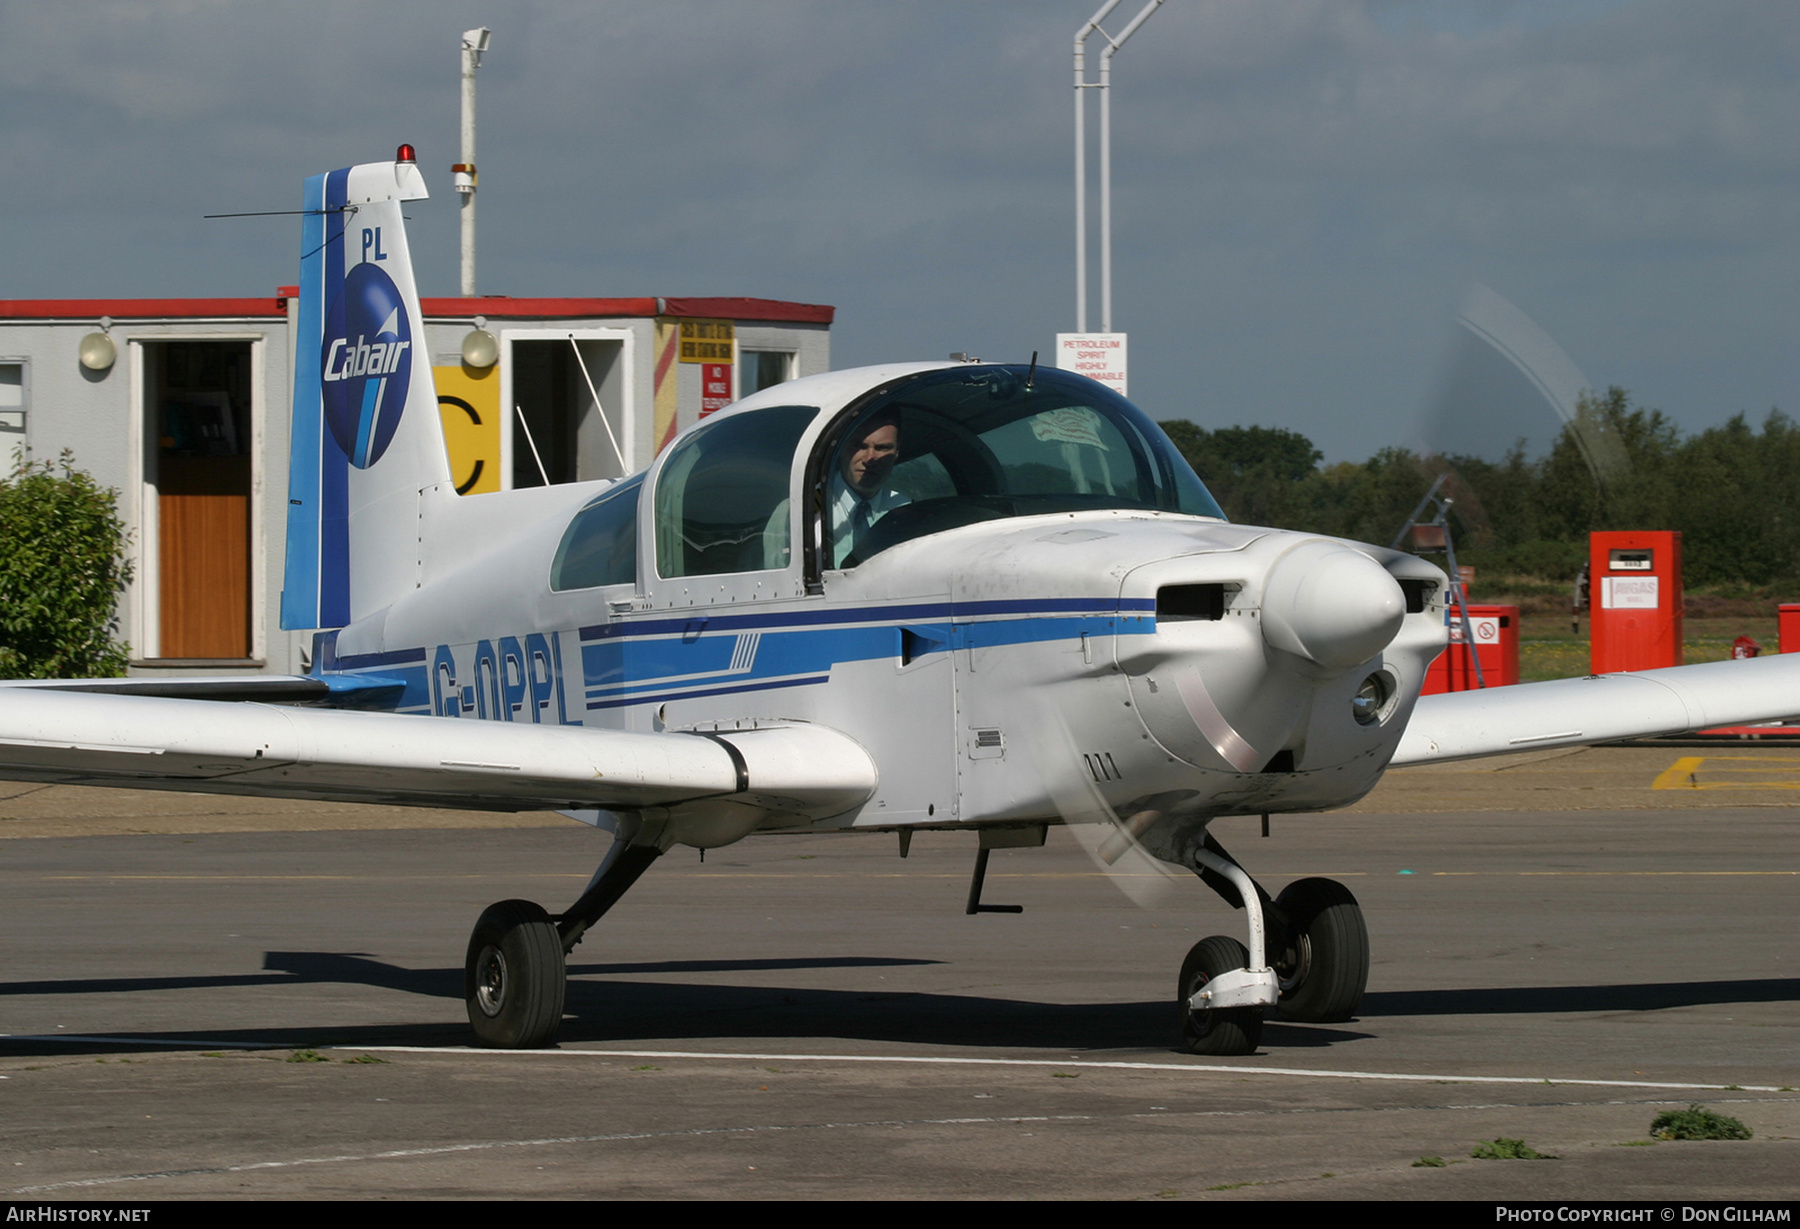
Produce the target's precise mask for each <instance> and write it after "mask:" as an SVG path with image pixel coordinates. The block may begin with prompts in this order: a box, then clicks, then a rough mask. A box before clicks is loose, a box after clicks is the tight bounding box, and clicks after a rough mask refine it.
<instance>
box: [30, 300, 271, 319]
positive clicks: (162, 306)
mask: <svg viewBox="0 0 1800 1229" xmlns="http://www.w3.org/2000/svg"><path fill="white" fill-rule="evenodd" d="M286 315H287V302H286V301H285V300H283V299H272V298H259V299H0V320H58V319H64V318H68V317H74V318H76V319H82V318H86V319H91V320H98V319H99V318H100V317H102V316H111V317H112V318H113V319H114V320H144V319H160V318H165V317H174V318H176V319H182V320H192V319H199V318H216V317H225V318H229V319H242V318H244V317H246V316H251V317H257V318H262V317H271V316H273V317H284V316H286Z"/></svg>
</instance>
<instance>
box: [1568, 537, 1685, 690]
mask: <svg viewBox="0 0 1800 1229" xmlns="http://www.w3.org/2000/svg"><path fill="white" fill-rule="evenodd" d="M1588 584H1589V594H1590V606H1589V611H1588V623H1589V626H1590V628H1591V631H1592V636H1593V639H1592V641H1591V642H1590V645H1591V647H1590V655H1591V656H1590V660H1591V661H1592V668H1593V671H1594V673H1595V674H1611V673H1613V672H1615V671H1620V670H1654V669H1656V668H1657V667H1659V666H1679V665H1681V663H1682V639H1681V612H1682V606H1681V601H1682V594H1681V535H1680V534H1679V533H1676V532H1674V531H1672V530H1657V531H1635V530H1634V531H1627V532H1612V533H1594V534H1589V535H1588Z"/></svg>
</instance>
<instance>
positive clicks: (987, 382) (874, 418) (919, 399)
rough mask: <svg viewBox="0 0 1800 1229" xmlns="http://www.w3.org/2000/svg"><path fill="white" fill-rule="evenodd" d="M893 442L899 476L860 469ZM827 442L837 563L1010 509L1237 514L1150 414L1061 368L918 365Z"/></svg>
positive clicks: (859, 408)
mask: <svg viewBox="0 0 1800 1229" xmlns="http://www.w3.org/2000/svg"><path fill="white" fill-rule="evenodd" d="M889 439H891V441H892V443H893V446H894V451H893V453H892V454H891V461H890V462H889V464H888V467H887V470H886V472H885V473H881V474H873V473H870V472H869V471H867V470H865V471H864V472H863V473H862V474H860V475H859V474H857V473H855V472H853V471H854V470H855V469H856V468H857V466H858V464H859V462H858V460H857V458H858V455H859V452H867V451H869V450H868V449H867V448H866V447H864V446H865V445H866V444H868V443H869V442H870V441H871V440H874V441H877V442H878V443H879V442H885V441H887V440H889ZM821 446H822V449H821V450H822V451H823V452H825V453H827V454H828V455H829V458H830V460H829V464H828V465H826V466H825V467H824V469H825V473H824V475H823V477H824V482H825V486H826V499H825V504H824V512H825V516H826V520H827V524H826V533H825V541H826V542H828V543H830V544H831V548H830V552H829V553H830V554H831V556H832V557H831V558H829V559H826V560H824V561H822V563H823V566H825V567H827V568H829V567H854V566H855V565H856V564H857V563H860V562H863V561H865V560H868V559H870V558H873V557H874V556H875V555H877V554H880V553H881V552H882V551H884V550H887V549H889V548H891V547H894V546H897V545H899V544H900V543H902V542H906V541H910V540H911V539H913V538H919V537H924V536H925V535H927V534H933V533H941V532H943V531H944V530H946V529H955V528H957V527H959V526H962V525H971V524H974V523H976V522H978V521H994V520H1004V519H1006V518H1009V517H1018V516H1037V515H1041V514H1044V513H1052V512H1088V511H1096V510H1102V509H1130V510H1146V511H1148V510H1154V511H1163V512H1185V513H1189V514H1191V515H1194V516H1209V517H1217V518H1219V519H1221V520H1222V519H1224V513H1223V512H1221V511H1220V510H1219V505H1218V504H1217V503H1215V502H1214V501H1213V497H1212V496H1211V495H1210V494H1209V493H1208V492H1207V490H1206V488H1205V486H1203V485H1202V484H1201V482H1200V479H1199V478H1197V477H1196V476H1195V475H1194V471H1193V469H1192V468H1190V467H1189V465H1188V463H1187V461H1186V460H1185V459H1184V458H1183V457H1182V456H1181V454H1180V453H1178V452H1177V451H1176V450H1175V448H1174V446H1173V445H1171V444H1170V443H1169V441H1168V437H1167V436H1165V435H1164V434H1163V433H1162V431H1161V430H1160V429H1159V428H1158V427H1157V426H1156V424H1155V423H1153V422H1151V421H1150V419H1149V418H1148V417H1146V416H1145V414H1144V413H1143V411H1141V410H1139V409H1138V408H1137V407H1136V406H1134V405H1132V404H1131V403H1130V402H1129V401H1127V400H1125V399H1124V398H1123V397H1120V396H1117V395H1116V394H1114V393H1111V392H1109V391H1108V390H1107V389H1105V388H1104V387H1102V386H1101V385H1099V384H1096V383H1094V382H1093V381H1092V380H1088V379H1084V378H1082V377H1080V376H1072V375H1069V374H1068V373H1066V372H1062V371H1057V370H1055V369H1051V368H1037V369H1035V370H1032V369H1028V368H1025V367H990V366H970V367H951V368H945V369H942V370H938V371H929V372H926V373H924V374H922V375H918V376H914V377H912V378H911V379H908V380H904V381H902V382H900V383H898V384H896V385H894V386H893V387H891V388H886V389H879V390H877V391H876V392H875V393H874V394H872V395H871V396H870V397H869V398H867V399H865V401H864V402H863V403H862V404H860V405H855V406H852V407H850V409H849V410H847V411H846V412H845V413H844V415H843V416H841V417H840V420H839V422H838V423H837V424H836V425H835V426H834V429H833V430H831V431H827V432H826V434H825V436H824V438H823V439H822V440H821ZM859 477H860V478H861V479H862V481H861V482H860V483H859V481H858V479H859ZM871 478H874V479H877V481H875V482H871V481H870V479H871ZM859 487H861V488H865V489H859Z"/></svg>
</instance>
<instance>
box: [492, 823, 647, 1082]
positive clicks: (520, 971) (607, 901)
mask: <svg viewBox="0 0 1800 1229" xmlns="http://www.w3.org/2000/svg"><path fill="white" fill-rule="evenodd" d="M642 827H643V825H642V824H641V823H634V822H625V823H621V825H620V826H619V828H618V829H617V830H616V831H615V832H614V833H613V843H612V847H611V848H610V849H608V850H607V851H606V857H605V858H604V859H602V861H601V863H600V868H599V869H598V870H597V871H595V872H594V877H593V879H591V880H590V881H589V882H588V886H587V890H586V891H584V892H583V893H582V894H581V897H580V899H578V900H577V901H576V902H575V903H574V904H573V905H571V906H570V907H569V910H568V912H567V913H564V914H563V915H562V916H561V917H559V918H552V917H551V916H550V915H549V914H548V913H546V912H545V911H544V909H543V906H541V905H538V904H534V903H533V902H531V901H528V900H503V901H501V902H500V903H498V904H495V905H489V906H488V907H487V909H486V910H484V911H483V912H482V915H481V919H480V920H479V921H477V922H476V923H475V931H474V933H473V934H472V935H470V936H469V953H468V959H467V962H466V963H465V965H464V976H463V993H464V997H465V998H466V999H467V1000H468V1009H469V1024H470V1026H471V1027H473V1028H474V1030H475V1036H476V1039H477V1040H478V1041H479V1042H480V1043H481V1044H482V1045H484V1046H490V1047H493V1048H496V1049H506V1050H529V1049H535V1048H537V1047H539V1046H547V1045H549V1044H550V1043H551V1042H552V1041H554V1040H555V1039H556V1031H557V1029H558V1028H559V1027H560V1026H561V1025H562V1015H563V1001H564V997H565V995H566V993H567V990H568V968H567V963H566V959H565V958H566V956H567V954H568V953H569V952H570V951H572V950H574V947H575V945H576V944H577V943H579V942H581V937H582V935H584V934H585V933H587V930H588V928H589V927H590V926H592V925H593V924H594V923H595V922H597V921H599V920H600V918H601V917H602V916H603V915H604V914H605V913H606V911H607V910H608V909H611V908H612V907H613V906H614V905H615V904H617V903H618V901H619V898H620V897H621V896H623V895H625V892H626V890H627V889H628V888H630V887H631V885H632V884H634V883H636V882H637V880H638V876H640V875H642V874H643V873H644V872H645V871H646V870H648V869H650V864H651V863H652V862H654V861H656V859H657V858H658V857H660V856H661V855H662V849H661V847H660V846H659V845H658V844H656V843H655V842H654V841H652V842H649V843H639V842H638V841H636V840H635V839H634V838H636V837H638V836H640V835H641V834H642Z"/></svg>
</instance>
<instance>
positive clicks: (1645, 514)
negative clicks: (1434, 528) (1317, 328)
mask: <svg viewBox="0 0 1800 1229" xmlns="http://www.w3.org/2000/svg"><path fill="white" fill-rule="evenodd" d="M1162 427H1163V429H1164V430H1165V431H1167V432H1168V434H1169V437H1170V439H1172V440H1173V441H1174V443H1175V446H1176V447H1177V448H1179V449H1180V450H1181V452H1182V453H1183V455H1185V456H1186V457H1187V459H1188V461H1189V462H1190V463H1191V464H1192V465H1193V467H1194V469H1195V471H1196V472H1197V473H1198V474H1199V475H1200V477H1201V478H1202V479H1204V480H1205V482H1206V484H1207V486H1208V487H1209V488H1210V489H1211V490H1212V493H1213V495H1214V497H1215V498H1217V499H1218V501H1219V503H1220V505H1221V506H1222V507H1223V508H1224V509H1225V513H1226V515H1227V516H1229V517H1230V518H1231V519H1232V520H1234V521H1241V522H1246V523H1250V524H1258V525H1275V526H1279V527H1281V528H1284V529H1296V530H1303V531H1306V532H1311V533H1323V534H1330V535H1332V536H1334V537H1343V538H1353V539H1355V540H1357V541H1361V542H1373V543H1376V544H1378V545H1382V546H1385V545H1387V544H1388V543H1389V542H1390V541H1392V540H1393V538H1394V536H1395V534H1396V533H1398V532H1399V530H1400V527H1401V526H1402V525H1403V524H1404V523H1405V521H1406V519H1407V517H1408V515H1409V514H1410V513H1411V512H1412V511H1413V509H1414V508H1415V507H1416V506H1417V504H1418V502H1419V500H1420V498H1421V497H1422V496H1423V495H1424V494H1425V492H1426V491H1427V490H1428V489H1429V488H1430V487H1431V484H1432V483H1433V482H1434V481H1436V479H1437V477H1438V475H1439V474H1448V475H1449V479H1448V481H1447V482H1446V483H1445V489H1446V491H1447V492H1448V494H1449V495H1450V496H1451V498H1452V500H1453V501H1454V503H1453V506H1452V511H1451V526H1452V529H1453V532H1454V533H1455V535H1456V551H1457V558H1458V561H1459V562H1462V563H1467V564H1471V565H1474V566H1476V567H1478V568H1480V569H1482V570H1483V571H1486V572H1488V573H1490V574H1505V575H1516V576H1528V577H1537V578H1540V579H1543V580H1558V581H1561V580H1572V579H1573V578H1574V576H1575V574H1576V572H1577V571H1579V570H1580V568H1581V565H1582V564H1583V563H1584V562H1585V561H1586V559H1587V535H1588V534H1589V533H1590V532H1592V531H1594V530H1602V529H1674V530H1679V531H1680V532H1681V535H1682V562H1683V571H1684V573H1685V576H1686V583H1687V584H1688V585H1690V586H1693V585H1724V586H1730V585H1735V584H1742V585H1750V586H1757V587H1764V586H1771V585H1786V586H1788V587H1792V585H1793V583H1794V581H1795V578H1796V577H1800V481H1796V479H1800V426H1797V425H1796V424H1795V423H1794V422H1793V421H1792V420H1790V419H1789V418H1788V417H1787V416H1786V415H1784V414H1782V413H1781V412H1779V411H1770V413H1769V416H1768V417H1767V418H1766V419H1765V420H1764V421H1763V423H1762V427H1761V429H1760V430H1758V429H1756V428H1754V427H1752V426H1751V425H1750V424H1749V422H1748V421H1747V420H1746V419H1745V416H1744V415H1742V414H1740V415H1738V416H1737V417H1736V418H1733V419H1732V420H1731V421H1730V422H1728V423H1726V424H1724V425H1723V426H1719V427H1712V428H1709V429H1708V430H1705V431H1702V432H1699V433H1697V434H1692V435H1683V434H1682V432H1681V431H1680V430H1679V429H1678V428H1677V427H1676V426H1675V424H1674V423H1672V422H1670V421H1669V419H1668V418H1667V417H1665V416H1664V415H1663V414H1662V412H1661V411H1658V410H1653V409H1645V408H1643V407H1641V406H1635V405H1633V404H1632V403H1631V400H1630V397H1629V396H1628V395H1627V394H1626V392H1625V391H1624V390H1623V389H1619V388H1612V389H1609V390H1608V391H1607V392H1606V393H1605V394H1604V395H1594V394H1590V395H1585V396H1583V397H1582V398H1581V400H1580V402H1579V404H1578V406H1577V409H1576V414H1575V418H1574V420H1573V421H1571V422H1570V423H1568V424H1566V425H1565V426H1564V427H1563V430H1562V432H1561V434H1560V435H1559V436H1558V437H1557V439H1556V441H1555V443H1554V444H1553V445H1552V446H1551V448H1550V450H1549V452H1548V453H1546V454H1545V455H1543V456H1541V457H1537V458H1532V457H1528V456H1526V455H1525V451H1524V448H1523V447H1522V446H1520V447H1516V448H1514V449H1513V450H1512V452H1510V453H1509V454H1507V456H1505V457H1504V458H1502V459H1501V460H1499V461H1489V460H1485V459H1483V458H1480V457H1470V456H1456V455H1449V456H1440V455H1431V456H1419V455H1417V454H1415V453H1412V452H1409V451H1407V450H1406V449H1403V448H1385V449H1383V450H1381V451H1380V452H1378V453H1376V454H1375V455H1374V456H1372V457H1370V458H1369V459H1368V460H1367V461H1363V462H1360V463H1358V462H1352V461H1342V462H1338V463H1337V464H1334V465H1321V464H1320V462H1321V461H1322V460H1323V456H1322V454H1321V453H1320V452H1319V450H1318V449H1317V448H1315V447H1314V446H1313V443H1312V441H1311V440H1309V439H1307V438H1306V437H1305V436H1304V435H1301V434H1300V433H1299V432H1296V431H1288V430H1284V429H1282V428H1279V427H1222V428H1220V429H1218V430H1216V431H1208V430H1206V429H1205V428H1202V427H1199V426H1196V425H1195V424H1193V423H1191V422H1186V421H1173V422H1165V423H1163V424H1162Z"/></svg>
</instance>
